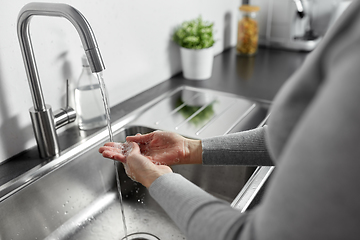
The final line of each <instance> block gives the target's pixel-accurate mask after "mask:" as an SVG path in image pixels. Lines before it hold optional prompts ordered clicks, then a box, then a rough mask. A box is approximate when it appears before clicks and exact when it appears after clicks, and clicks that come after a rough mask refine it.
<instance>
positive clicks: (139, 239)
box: [121, 232, 160, 240]
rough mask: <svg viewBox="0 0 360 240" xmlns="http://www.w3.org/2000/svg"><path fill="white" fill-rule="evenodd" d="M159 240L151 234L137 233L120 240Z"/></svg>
mask: <svg viewBox="0 0 360 240" xmlns="http://www.w3.org/2000/svg"><path fill="white" fill-rule="evenodd" d="M126 239H127V240H160V238H158V237H157V236H155V235H153V234H151V233H145V232H138V233H131V234H128V235H127V236H126V237H123V238H122V239H121V240H126Z"/></svg>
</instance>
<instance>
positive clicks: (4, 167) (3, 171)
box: [0, 48, 307, 197]
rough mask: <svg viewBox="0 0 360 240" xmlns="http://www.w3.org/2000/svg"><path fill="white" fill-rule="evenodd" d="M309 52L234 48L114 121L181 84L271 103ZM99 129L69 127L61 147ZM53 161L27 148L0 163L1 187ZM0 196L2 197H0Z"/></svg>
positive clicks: (155, 90) (123, 106)
mask: <svg viewBox="0 0 360 240" xmlns="http://www.w3.org/2000/svg"><path fill="white" fill-rule="evenodd" d="M306 56H307V53H303V52H292V51H285V50H277V49H267V48H259V51H258V53H257V55H256V56H255V57H248V58H247V57H241V56H238V55H237V54H236V51H235V48H231V49H228V50H226V51H224V52H223V53H221V54H219V55H217V56H216V57H215V58H214V66H213V74H212V77H211V78H210V79H207V80H186V79H184V77H183V76H182V73H180V74H177V75H175V76H174V77H172V78H170V79H169V80H167V81H165V82H163V83H160V84H158V85H156V86H154V87H152V88H150V89H148V90H146V91H144V92H143V93H140V94H138V95H136V96H134V97H132V98H130V99H128V100H126V101H124V102H122V103H120V104H118V105H116V106H114V107H112V108H111V118H112V121H115V120H117V119H120V118H121V117H123V116H125V115H126V114H128V113H130V112H132V111H134V110H135V109H137V108H138V107H141V106H142V105H144V104H145V103H147V102H149V101H151V100H152V99H154V98H156V97H157V96H159V95H161V94H162V93H164V92H166V91H169V90H172V89H175V88H177V87H180V86H184V85H186V86H192V87H197V88H205V89H211V90H216V91H221V92H226V93H230V94H235V95H238V96H241V97H244V98H248V99H251V100H254V101H256V102H258V103H262V104H264V105H266V106H268V105H269V104H271V101H272V100H273V98H274V96H275V95H276V93H277V92H278V90H279V89H280V87H281V86H282V85H283V83H284V82H285V81H286V80H287V79H288V78H289V77H290V76H291V75H292V74H293V72H294V71H295V70H296V69H298V68H299V67H300V66H301V64H302V63H303V61H304V59H305V57H306ZM96 131H98V130H93V131H86V132H84V131H80V130H79V129H78V128H77V126H75V125H74V126H73V127H70V128H69V129H67V130H66V131H64V132H63V133H62V134H60V136H59V142H60V147H61V149H62V150H64V149H67V148H69V147H70V146H72V145H74V144H76V143H78V142H80V141H81V140H83V139H84V137H86V136H89V135H91V134H93V133H94V132H96ZM49 161H51V159H50V160H44V159H40V158H39V157H38V152H37V148H36V147H34V148H31V149H28V150H25V151H23V152H21V153H19V154H18V155H16V156H14V157H12V158H10V159H8V161H6V162H5V163H3V164H1V165H0V187H1V186H2V185H3V184H5V183H8V182H9V181H11V180H12V179H14V178H16V177H19V176H20V175H22V174H23V173H25V172H26V171H28V170H30V169H33V168H39V167H40V166H42V165H44V164H46V163H47V162H49ZM0 197H1V196H0Z"/></svg>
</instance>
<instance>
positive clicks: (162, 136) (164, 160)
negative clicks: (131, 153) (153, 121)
mask: <svg viewBox="0 0 360 240" xmlns="http://www.w3.org/2000/svg"><path fill="white" fill-rule="evenodd" d="M126 141H128V142H136V143H137V144H138V145H139V147H140V152H141V154H143V155H144V156H146V157H147V158H148V159H150V160H151V161H152V162H154V163H156V164H162V165H168V166H171V165H175V164H192V163H202V147H201V141H200V140H192V139H187V138H184V137H182V136H181V135H179V134H176V133H172V132H162V131H155V132H152V133H149V134H145V135H141V134H137V135H135V136H129V137H127V138H126Z"/></svg>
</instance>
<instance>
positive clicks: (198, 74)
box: [180, 47, 214, 80]
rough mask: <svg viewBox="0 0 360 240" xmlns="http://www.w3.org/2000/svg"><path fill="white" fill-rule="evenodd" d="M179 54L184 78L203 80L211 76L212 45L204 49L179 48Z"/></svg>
mask: <svg viewBox="0 0 360 240" xmlns="http://www.w3.org/2000/svg"><path fill="white" fill-rule="evenodd" d="M180 54H181V64H182V68H183V75H184V77H185V78H187V79H193V80H204V79H208V78H210V77H211V74H212V67H213V62H214V49H213V47H210V48H204V49H188V48H180Z"/></svg>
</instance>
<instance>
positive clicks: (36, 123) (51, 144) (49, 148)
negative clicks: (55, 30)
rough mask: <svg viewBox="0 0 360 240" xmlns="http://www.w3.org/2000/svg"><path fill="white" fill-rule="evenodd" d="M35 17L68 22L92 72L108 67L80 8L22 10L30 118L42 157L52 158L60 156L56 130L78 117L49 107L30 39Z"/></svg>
mask: <svg viewBox="0 0 360 240" xmlns="http://www.w3.org/2000/svg"><path fill="white" fill-rule="evenodd" d="M32 16H54V17H64V18H66V19H68V20H69V21H70V22H71V23H72V24H73V25H74V27H75V28H76V30H77V32H78V34H79V35H80V38H81V42H82V45H83V47H84V50H85V53H86V56H87V59H88V61H89V64H90V68H91V70H92V72H101V71H103V70H104V69H105V66H104V63H103V61H102V58H101V55H100V51H99V49H98V46H97V43H96V40H95V36H94V33H93V31H92V29H91V27H90V25H89V23H88V21H87V20H86V19H85V17H84V16H83V15H82V14H81V13H80V12H79V11H78V10H77V9H75V8H73V7H72V6H70V5H67V4H61V3H29V4H27V5H25V6H24V7H23V8H22V9H21V10H20V13H19V16H18V22H17V33H18V38H19V42H20V47H21V52H22V56H23V60H24V64H25V69H26V74H27V77H28V80H29V85H30V91H31V95H32V100H33V103H34V106H33V107H32V108H30V110H29V111H30V116H31V120H32V124H33V129H34V134H35V138H36V141H37V144H38V149H39V152H40V156H41V157H42V158H51V157H54V156H57V155H59V153H60V148H59V142H58V136H57V134H56V129H57V128H59V127H61V126H64V125H66V124H67V123H70V122H73V121H74V120H75V117H76V114H75V111H74V110H73V109H72V108H70V107H66V108H65V109H60V110H58V111H56V112H55V113H53V112H52V109H51V106H50V105H47V104H45V101H44V96H43V92H42V89H41V84H40V79H39V75H38V71H37V67H36V62H35V56H34V52H33V47H32V44H31V39H30V30H29V25H30V24H29V23H30V19H31V17H32Z"/></svg>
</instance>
